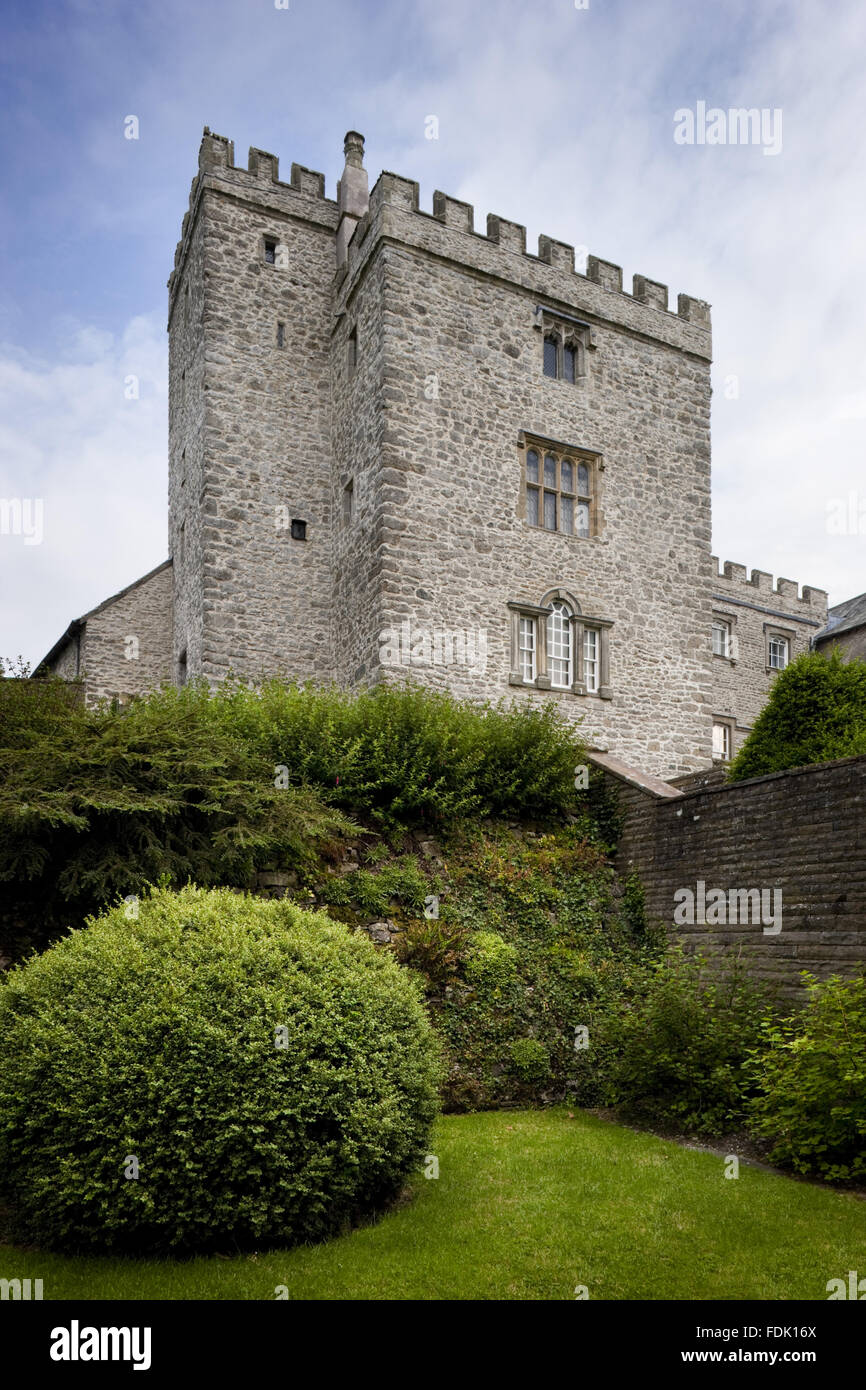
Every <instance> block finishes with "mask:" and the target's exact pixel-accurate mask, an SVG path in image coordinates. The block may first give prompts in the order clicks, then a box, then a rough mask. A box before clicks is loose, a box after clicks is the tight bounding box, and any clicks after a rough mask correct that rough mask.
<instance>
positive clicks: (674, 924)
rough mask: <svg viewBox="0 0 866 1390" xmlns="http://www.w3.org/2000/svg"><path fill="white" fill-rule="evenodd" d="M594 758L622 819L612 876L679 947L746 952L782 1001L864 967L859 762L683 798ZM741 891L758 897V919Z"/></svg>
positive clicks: (865, 900)
mask: <svg viewBox="0 0 866 1390" xmlns="http://www.w3.org/2000/svg"><path fill="white" fill-rule="evenodd" d="M591 757H592V761H593V763H594V764H595V765H596V766H597V767H599V768H601V769H602V770H603V771H604V775H605V779H606V781H607V782H608V784H609V785H611V786H613V787H615V788H616V792H617V796H618V800H619V804H620V807H621V809H622V810H623V811H624V813H625V826H624V830H623V834H622V837H621V840H620V843H619V848H618V852H617V860H616V867H617V870H618V871H619V872H620V873H621V874H623V875H625V874H628V873H630V872H632V871H637V873H638V874H639V875H640V877H641V880H642V882H643V884H644V887H645V889H646V898H647V912H648V914H649V915H650V916H651V917H653V918H657V919H660V920H661V921H663V922H665V923H666V924H667V925H668V927H669V928H670V930H671V931H672V932H673V933H674V934H675V935H676V936H677V937H678V938H679V939H680V940H682V941H683V942H684V944H685V945H686V946H687V948H689V949H693V950H694V949H702V950H705V951H707V952H708V953H709V954H711V955H714V956H719V957H723V956H727V955H728V953H730V952H739V953H740V954H741V955H744V956H745V955H746V954H748V957H749V959H750V962H751V968H752V970H753V971H754V973H755V974H756V975H758V976H760V977H761V978H762V979H764V980H767V981H770V982H775V983H776V984H778V986H779V987H780V989H781V990H782V992H783V993H784V994H786V995H794V994H796V993H798V992H799V990H800V988H801V982H800V979H799V972H800V971H801V970H804V969H805V970H811V971H813V972H814V973H815V974H816V975H818V976H819V977H821V978H825V977H826V976H828V975H830V974H834V973H839V974H843V975H846V974H853V973H854V972H855V971H856V970H857V968H858V966H860V965H862V964H863V963H864V962H866V756H860V757H855V758H843V759H841V760H839V761H838V762H832V763H822V764H818V765H816V766H813V767H805V768H795V769H792V770H790V771H788V772H778V773H773V774H772V775H771V776H768V777H756V778H752V779H750V780H749V781H746V782H737V783H731V784H726V785H723V786H719V785H715V786H713V785H709V786H704V787H699V788H697V789H694V790H691V789H690V790H685V791H682V790H680V789H678V788H676V787H674V786H672V785H670V784H668V783H665V782H660V781H659V780H658V779H656V778H652V777H646V776H645V775H643V774H641V773H639V772H636V771H635V770H634V769H632V768H627V767H625V765H624V764H622V763H620V762H619V761H618V760H617V759H615V758H612V757H610V756H608V755H606V754H592V755H591ZM700 884H703V885H704V892H703V895H702V894H701V890H700V886H699V885H700ZM713 889H715V890H721V892H717V893H716V894H715V895H714V896H713V897H711V896H710V894H711V890H713ZM684 890H689V891H690V892H691V893H692V894H693V895H694V911H693V912H692V913H690V912H689V908H690V902H689V899H688V897H687V895H686V893H685V891H684ZM744 890H763V891H764V894H765V896H764V898H763V899H762V900H761V903H760V908H761V909H762V910H763V911H762V912H761V911H759V903H758V900H757V898H756V896H755V895H754V894H752V895H750V896H748V897H747V894H746V892H745V891H744ZM777 906H778V909H779V910H778V912H777V911H776V908H777ZM702 908H703V911H702V910H701V909H702ZM687 916H692V917H693V919H694V920H692V921H689V920H683V919H684V918H686V917H687ZM702 918H703V920H701V919H702ZM732 918H733V919H734V920H731V919H732ZM714 919H715V920H714ZM720 919H721V920H720Z"/></svg>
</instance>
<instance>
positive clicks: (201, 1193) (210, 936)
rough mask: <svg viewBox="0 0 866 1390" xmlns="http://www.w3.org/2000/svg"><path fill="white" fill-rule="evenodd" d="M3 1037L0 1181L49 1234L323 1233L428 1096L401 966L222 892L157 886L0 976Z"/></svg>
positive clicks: (85, 1241) (424, 1045)
mask: <svg viewBox="0 0 866 1390" xmlns="http://www.w3.org/2000/svg"><path fill="white" fill-rule="evenodd" d="M280 1030H285V1031H284V1032H281V1031H280ZM0 1031H2V1034H3V1038H4V1049H3V1054H2V1058H0V1196H2V1198H3V1199H4V1200H5V1201H7V1202H8V1204H9V1207H10V1209H11V1212H12V1217H13V1220H14V1222H15V1223H16V1228H17V1230H18V1232H19V1233H20V1234H21V1235H22V1236H23V1237H24V1238H25V1239H28V1240H33V1241H35V1242H38V1243H41V1244H43V1245H46V1246H51V1247H55V1248H61V1249H69V1250H105V1251H121V1250H139V1251H193V1250H207V1249H212V1248H214V1247H216V1248H220V1247H223V1248H224V1247H225V1246H226V1245H229V1244H230V1245H231V1246H232V1247H234V1246H260V1245H266V1244H268V1243H271V1242H280V1243H284V1242H297V1241H304V1240H318V1239H321V1238H323V1237H325V1236H327V1235H329V1234H331V1233H333V1232H334V1231H337V1230H338V1229H340V1228H341V1227H342V1226H343V1225H344V1224H345V1223H347V1222H350V1221H352V1220H354V1219H356V1218H357V1217H358V1216H359V1215H360V1214H362V1213H365V1212H369V1211H371V1210H374V1209H376V1208H379V1207H381V1206H382V1205H383V1204H384V1203H385V1202H387V1201H389V1200H390V1199H391V1198H393V1197H394V1195H395V1194H396V1193H397V1192H398V1191H399V1189H400V1187H401V1184H402V1183H403V1180H404V1179H405V1177H406V1175H407V1173H408V1172H409V1171H411V1170H412V1168H413V1167H414V1166H415V1165H417V1164H418V1163H419V1161H420V1159H421V1158H422V1156H423V1154H424V1152H425V1146H426V1144H427V1140H428V1135H429V1130H430V1125H431V1123H432V1120H433V1117H434V1115H435V1112H436V1108H437V1094H436V1088H437V1081H438V1076H439V1067H438V1061H437V1049H436V1047H435V1043H434V1038H433V1035H432V1031H431V1028H430V1026H429V1023H428V1021H427V1018H426V1015H425V1013H424V1010H423V1007H422V1005H421V1003H420V1002H419V999H418V996H417V993H416V991H415V989H414V988H413V986H412V984H411V981H410V978H409V976H408V974H407V973H406V972H403V971H401V970H400V968H399V967H398V966H397V965H396V964H395V962H394V961H393V960H392V959H390V957H389V956H388V955H387V953H384V952H377V951H376V950H375V948H374V947H373V946H371V945H370V944H369V943H368V942H367V941H366V940H364V939H363V938H361V937H355V936H352V935H350V934H349V933H348V932H347V931H346V930H345V929H344V928H342V927H337V926H335V925H334V924H333V923H330V922H328V921H327V919H326V918H324V917H322V916H320V915H318V914H311V913H305V912H302V911H300V910H299V909H297V908H294V907H292V906H290V905H289V904H287V903H285V902H264V901H262V900H258V899H254V898H250V897H247V896H243V895H239V894H236V893H233V892H231V891H230V890H227V889H224V890H211V891H203V890H199V889H196V888H186V889H184V890H183V891H182V892H180V893H177V894H174V893H171V892H168V891H164V890H159V891H155V892H154V893H153V894H152V895H150V896H148V897H146V898H144V899H143V900H142V902H141V904H140V912H139V917H138V919H137V920H132V921H130V920H127V918H126V916H125V915H124V911H123V909H121V908H116V909H114V910H112V911H111V912H109V913H107V914H106V915H105V916H103V917H102V918H100V919H98V920H95V921H94V922H92V923H91V924H90V925H89V926H88V927H86V928H85V929H84V930H82V931H80V932H76V933H74V934H73V935H72V936H70V937H67V938H66V939H65V940H63V941H61V942H59V943H58V944H57V945H55V946H54V947H52V948H51V949H50V950H48V951H47V952H45V954H43V955H42V956H37V957H34V958H33V959H32V960H30V961H29V962H28V963H27V964H26V965H23V966H20V967H18V968H17V969H15V970H13V971H12V972H10V974H9V976H8V978H7V981H6V983H5V984H4V985H3V986H2V988H0ZM132 1157H134V1158H135V1159H136V1160H137V1162H138V1164H139V1175H138V1177H137V1178H134V1177H128V1176H125V1172H128V1171H130V1160H131V1158H132Z"/></svg>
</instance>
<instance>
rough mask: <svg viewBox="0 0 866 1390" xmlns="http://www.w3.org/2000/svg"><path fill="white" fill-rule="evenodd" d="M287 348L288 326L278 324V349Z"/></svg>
mask: <svg viewBox="0 0 866 1390" xmlns="http://www.w3.org/2000/svg"><path fill="white" fill-rule="evenodd" d="M285 346H286V325H285V324H284V323H278V324H277V347H278V348H284V347H285Z"/></svg>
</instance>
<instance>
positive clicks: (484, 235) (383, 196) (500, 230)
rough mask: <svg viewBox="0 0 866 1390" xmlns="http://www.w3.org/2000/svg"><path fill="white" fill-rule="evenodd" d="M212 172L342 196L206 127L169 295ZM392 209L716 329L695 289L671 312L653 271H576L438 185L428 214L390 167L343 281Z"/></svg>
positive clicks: (567, 249) (571, 261)
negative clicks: (238, 156) (241, 150)
mask: <svg viewBox="0 0 866 1390" xmlns="http://www.w3.org/2000/svg"><path fill="white" fill-rule="evenodd" d="M351 134H352V136H353V137H354V140H355V142H356V145H355V146H354V148H355V149H356V150H359V151H360V156H357V155H353V159H355V158H358V159H359V163H358V167H359V168H362V165H361V164H360V158H361V157H362V156H363V137H362V136H360V135H357V133H356V132H351ZM208 174H215V175H217V176H218V177H220V178H222V179H228V180H229V181H230V182H232V183H234V184H236V185H237V186H238V188H239V189H242V188H245V189H248V190H252V189H253V188H255V189H256V190H258V193H259V196H261V195H262V194H263V193H266V192H267V190H269V189H270V190H271V191H275V190H279V191H280V193H281V194H284V193H291V194H300V195H302V196H303V197H305V198H312V199H315V200H317V201H318V202H319V203H321V204H324V205H327V207H328V208H329V209H334V208H335V207H336V203H335V200H333V199H329V198H326V197H325V177H324V175H323V174H320V173H318V172H317V171H315V170H313V169H307V168H305V167H304V166H303V165H301V164H292V166H291V175H290V181H289V182H288V183H285V182H283V181H282V180H281V179H280V177H279V159H278V157H277V156H276V155H275V154H269V153H268V152H267V151H265V150H260V149H257V148H255V147H251V148H250V151H249V155H248V159H247V167H246V168H243V167H242V166H239V165H237V164H235V147H234V142H233V141H232V140H229V139H227V138H226V137H225V136H224V135H217V134H215V133H214V132H213V131H212V130H210V128H209V127H208V126H205V128H204V133H203V135H202V140H201V147H200V149H199V171H198V174H197V175H196V177H195V178H194V179H193V181H192V187H191V188H190V199H189V211H188V212H187V214H186V216H185V218H184V223H183V228H182V231H181V239H180V241H179V242H178V244H177V250H176V252H175V261H174V271H173V272H172V276H171V277H170V279H169V291H170V298H171V293H172V291H173V288H174V282H175V279H176V274H177V271H178V269H179V267H180V265H181V262H182V260H183V258H184V254H185V243H186V235H187V230H188V228H189V225H190V222H191V219H192V216H193V215H194V211H195V207H196V203H197V200H198V197H199V193H200V191H201V186H202V183H203V180H204V178H205V177H206V176H207V175H208ZM338 199H339V186H338ZM386 208H387V209H393V210H398V211H402V212H405V213H414V214H417V216H418V218H419V219H425V220H426V221H427V222H428V223H429V222H431V221H432V222H434V223H437V224H439V225H440V226H441V227H443V228H445V229H447V230H448V231H449V232H457V233H463V234H465V235H466V236H467V237H471V238H472V239H473V240H474V241H476V242H478V243H483V244H484V245H486V246H487V247H488V248H490V249H494V248H495V250H496V251H497V252H499V253H504V255H506V256H508V257H509V258H510V257H519V258H520V260H521V261H523V262H524V264H526V263H534V264H536V265H539V266H549V267H551V269H553V270H555V271H560V272H564V273H565V274H567V275H569V276H574V277H575V279H576V280H577V281H578V282H581V283H583V284H585V285H594V286H597V287H598V288H600V289H601V290H604V291H607V292H609V293H610V294H615V295H619V296H622V298H623V300H625V301H626V302H627V303H634V304H639V305H642V306H644V307H645V308H648V309H650V310H652V311H657V312H659V313H661V314H665V315H667V316H668V318H669V320H670V319H677V318H678V319H680V320H683V321H685V322H686V323H688V324H691V325H693V326H694V327H695V328H697V329H703V330H706V331H707V332H709V330H710V306H709V304H707V303H706V301H705V300H702V299H696V298H694V297H693V296H692V295H688V294H680V295H678V297H677V307H676V310H672V309H670V308H669V307H668V287H667V285H663V284H661V283H660V282H659V281H658V280H651V279H649V277H648V276H646V275H642V274H635V275H634V276H633V277H632V288H631V291H628V290H624V289H623V274H622V268H621V267H620V266H618V265H615V264H614V263H613V262H612V261H605V260H602V259H601V258H600V257H599V256H595V255H591V254H587V256H586V269H585V271H584V270H577V269H576V268H575V248H574V246H572V245H570V244H569V243H568V242H564V241H557V240H556V239H555V238H554V237H550V236H546V235H544V234H541V235H540V236H539V238H538V249H537V251H535V252H533V251H527V249H526V228H525V226H523V225H522V224H521V223H519V222H512V221H510V220H509V219H508V218H506V217H501V216H500V215H499V214H498V213H489V214H488V216H487V220H486V229H485V230H484V231H479V230H476V228H475V210H474V208H473V206H472V204H471V203H466V202H463V201H462V200H461V199H459V198H452V197H451V196H450V195H449V194H447V193H443V192H441V190H439V189H436V190H435V192H434V194H433V211H432V214H431V213H426V212H422V211H421V208H420V200H419V186H418V184H417V182H415V180H413V179H407V178H404V177H402V176H401V175H399V174H394V173H391V172H389V171H384V172H383V173H382V174H380V176H379V178H378V180H377V182H376V184H375V186H374V188H373V190H372V192H371V194H370V204H369V211H368V212H367V213H366V214H365V215H363V216H360V217H359V220H358V225H357V227H355V226H352V227H350V229H349V231H350V233H352V234H351V236H349V235H347V236H346V240H348V264H347V265H341V267H340V271H339V272H338V285H339V283H340V282H341V281H342V280H344V279H345V277H346V274H351V270H352V265H353V261H356V260H357V256H358V252H359V248H360V246H361V243H362V242H363V240H364V238H365V236H366V233H367V231H368V230H369V227H370V225H371V223H372V222H373V220H374V219H375V218H376V216H377V214H379V213H381V212H382V211H383V209H386ZM344 252H345V242H344V243H343V250H342V251H341V254H340V258H339V259H341V260H342V258H343V254H344ZM510 267H511V272H510V273H511V275H512V278H520V275H519V272H517V274H516V275H515V267H514V263H513V261H512V262H510ZM502 273H503V274H506V275H507V274H509V268H508V265H507V264H503V267H502Z"/></svg>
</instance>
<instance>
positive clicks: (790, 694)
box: [728, 651, 866, 782]
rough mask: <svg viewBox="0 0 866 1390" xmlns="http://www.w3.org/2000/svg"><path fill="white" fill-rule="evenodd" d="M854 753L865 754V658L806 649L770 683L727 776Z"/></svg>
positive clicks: (737, 778) (761, 773) (734, 777)
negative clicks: (762, 705)
mask: <svg viewBox="0 0 866 1390" xmlns="http://www.w3.org/2000/svg"><path fill="white" fill-rule="evenodd" d="M855 753H866V661H859V660H854V661H843V659H842V657H841V655H840V654H839V652H838V651H833V652H832V654H831V655H830V656H829V657H825V656H822V655H821V654H820V652H806V653H804V654H803V655H802V656H798V657H797V659H796V661H792V662H791V664H790V666H788V667H787V668H786V669H785V670H784V671H781V672H780V673H779V675H778V676H777V677H776V679H775V680H774V681H773V685H772V688H771V691H770V698H769V700H768V701H767V703H766V705H765V706H764V708H763V709H762V710H761V713H760V714H759V715H758V717H757V719H756V720H755V724H754V727H753V729H752V732H751V733H750V734H749V737H748V738H747V739H746V741H745V743H744V744H743V746H742V748H741V749H740V751H739V753H738V754H737V756H736V758H735V759H734V761H733V762H732V763H731V767H730V772H729V774H728V775H729V777H730V780H731V781H732V782H740V781H742V780H743V778H745V777H763V776H764V775H765V774H767V773H770V772H783V771H784V770H785V769H786V768H789V767H805V766H807V765H808V764H809V763H823V762H832V761H833V759H834V758H847V757H850V756H853V755H854V754H855Z"/></svg>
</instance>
